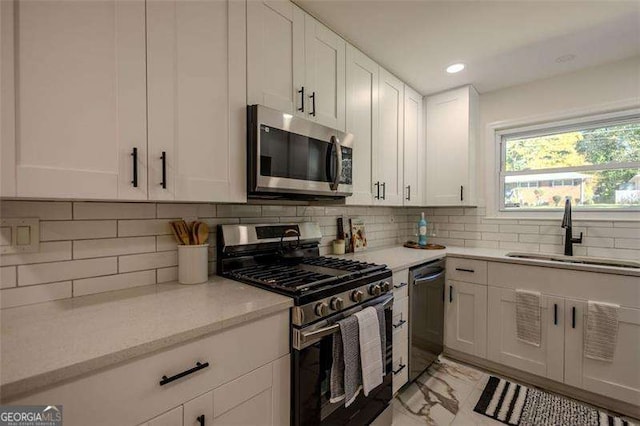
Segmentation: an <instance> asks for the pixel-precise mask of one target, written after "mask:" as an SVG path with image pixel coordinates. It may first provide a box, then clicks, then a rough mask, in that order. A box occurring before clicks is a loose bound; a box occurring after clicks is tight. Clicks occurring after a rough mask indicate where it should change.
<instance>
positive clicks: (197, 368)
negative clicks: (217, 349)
mask: <svg viewBox="0 0 640 426" xmlns="http://www.w3.org/2000/svg"><path fill="white" fill-rule="evenodd" d="M208 366H209V363H208V362H204V363H201V362H200V361H198V362H196V366H195V367H193V368H190V369H188V370H185V371H183V372H182V373H178V374H176V375H175V376H171V377H167V376H162V380H160V386H164V385H166V384H167V383H171V382H173V381H174V380H178V379H181V378H183V377H184V376H188V375H189V374H193V373H195V372H196V371H200V370H202V369H203V368H207V367H208Z"/></svg>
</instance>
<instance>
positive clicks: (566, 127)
mask: <svg viewBox="0 0 640 426" xmlns="http://www.w3.org/2000/svg"><path fill="white" fill-rule="evenodd" d="M638 121H640V108H631V109H626V110H622V111H616V112H610V113H600V114H590V115H585V116H581V117H577V118H570V119H563V120H562V119H556V120H553V119H551V120H548V121H544V122H539V123H536V124H530V125H521V126H518V127H505V128H494V135H495V142H496V148H497V149H496V154H497V158H495V159H496V160H497V163H496V165H497V168H498V171H497V173H496V177H497V182H496V184H497V185H496V186H495V189H496V190H497V192H496V197H497V199H496V201H497V203H496V204H497V205H496V207H497V213H498V215H499V216H500V217H516V218H522V216H523V215H522V214H521V213H524V214H529V216H532V215H533V216H535V217H540V215H543V216H544V215H545V214H548V213H552V214H553V213H556V212H559V211H562V210H563V208H562V207H557V208H556V207H550V208H545V209H539V208H527V207H518V208H513V207H511V208H510V207H506V206H505V197H504V190H505V178H506V176H519V175H520V176H521V175H536V174H548V173H563V172H583V171H600V170H615V169H621V168H636V167H637V168H640V162H622V163H619V162H610V163H605V164H599V165H585V166H575V167H555V168H545V169H537V170H522V171H511V172H506V171H505V164H506V145H507V144H506V143H505V138H506V137H510V138H513V137H535V136H545V135H551V134H554V133H563V132H570V131H575V130H583V129H591V128H598V127H602V126H605V125H617V124H625V123H630V122H638ZM573 209H574V211H576V212H578V213H579V214H586V215H587V216H588V215H593V216H596V214H597V213H606V214H610V213H614V214H616V216H617V217H616V219H617V218H618V215H620V218H623V216H624V214H625V213H627V214H635V213H638V212H640V206H630V207H619V208H598V207H586V206H575V207H574V208H573Z"/></svg>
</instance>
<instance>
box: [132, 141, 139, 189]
mask: <svg viewBox="0 0 640 426" xmlns="http://www.w3.org/2000/svg"><path fill="white" fill-rule="evenodd" d="M131 156H132V157H133V179H132V180H131V183H132V184H133V187H134V188H137V187H138V148H133V151H132V152H131Z"/></svg>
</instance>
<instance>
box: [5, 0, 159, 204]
mask: <svg viewBox="0 0 640 426" xmlns="http://www.w3.org/2000/svg"><path fill="white" fill-rule="evenodd" d="M8 3H11V2H4V1H3V2H2V24H3V25H2V28H3V31H2V32H3V45H2V47H3V50H2V63H3V65H2V67H3V68H2V69H3V70H5V69H6V68H7V67H8V66H9V64H7V63H6V62H5V61H12V62H13V65H14V66H13V69H14V70H15V99H11V97H12V95H13V93H5V90H4V88H5V84H6V83H7V80H6V77H8V76H6V75H3V91H2V97H3V100H2V105H3V107H5V106H6V105H7V104H12V108H13V106H15V116H16V117H17V120H16V121H15V137H13V135H10V136H11V137H8V138H6V139H5V133H4V130H3V138H2V145H3V150H2V151H3V157H4V156H5V155H6V154H8V155H9V156H10V160H8V162H12V163H13V164H14V166H15V195H17V196H18V197H47V198H88V199H91V198H93V199H146V198H147V182H146V170H145V165H146V157H147V153H146V145H147V131H146V128H147V121H146V70H145V65H146V64H145V2H144V1H143V0H132V1H127V2H122V1H117V0H103V1H88V2H82V1H68V2H62V1H24V2H15V3H13V4H12V6H13V7H11V5H7V4H8ZM10 9H14V10H10ZM7 15H9V16H7ZM11 21H13V22H12V24H13V25H15V30H14V34H15V36H16V37H15V43H14V50H13V52H12V54H11V53H9V52H8V51H7V49H6V45H5V44H4V41H5V35H6V33H5V28H6V27H5V24H7V23H11ZM5 96H8V97H9V98H6V97H5ZM5 119H7V116H6V115H5V111H4V108H3V120H2V123H3V129H5V125H7V124H8V123H7V122H6V121H5ZM7 120H8V119H7ZM134 150H135V151H136V152H135V156H133V155H132V154H133V153H134ZM136 158H137V161H135V159H136ZM4 161H5V160H4V159H3V163H4ZM134 161H135V163H134ZM135 175H137V179H135V177H136V176H135ZM11 192H13V191H11V188H4V187H3V195H12V194H11Z"/></svg>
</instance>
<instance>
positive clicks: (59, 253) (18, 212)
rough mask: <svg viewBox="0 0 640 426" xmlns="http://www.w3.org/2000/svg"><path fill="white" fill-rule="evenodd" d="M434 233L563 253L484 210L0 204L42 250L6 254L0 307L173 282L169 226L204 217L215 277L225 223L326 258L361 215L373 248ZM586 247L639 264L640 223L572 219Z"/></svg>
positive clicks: (558, 243)
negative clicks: (300, 226) (275, 230)
mask: <svg viewBox="0 0 640 426" xmlns="http://www.w3.org/2000/svg"><path fill="white" fill-rule="evenodd" d="M421 211H424V212H425V213H426V215H427V220H428V221H430V222H432V223H433V225H434V227H435V232H436V236H435V237H433V238H431V241H432V242H435V243H440V244H444V245H450V246H466V247H481V248H498V249H505V250H517V251H542V252H553V253H562V250H563V247H562V230H561V228H560V219H558V220H549V221H545V220H535V221H534V220H515V219H514V220H508V219H500V220H496V219H489V218H485V217H484V214H485V213H484V209H483V208H424V209H422V208H403V207H352V206H336V205H331V206H293V205H245V204H233V205H232V204H217V205H216V204H185V203H135V202H132V203H121V202H70V201H5V200H2V201H1V202H0V217H3V218H5V217H6V218H8V217H39V218H40V239H41V243H40V251H39V252H38V253H25V254H9V255H2V256H0V306H1V307H2V308H8V307H14V306H20V305H25V304H32V303H39V302H45V301H50V300H57V299H64V298H69V297H77V296H83V295H87V294H93V293H100V292H104V291H111V290H119V289H124V288H130V287H136V286H143V285H149V284H155V283H163V282H171V281H175V280H176V279H177V274H178V271H177V266H176V265H177V245H176V242H175V241H174V239H173V236H172V235H171V230H170V228H169V225H168V222H169V220H172V219H179V218H184V219H187V220H194V219H196V218H197V219H199V220H201V221H204V222H206V223H207V224H208V225H209V226H210V227H211V229H212V231H213V232H212V235H211V238H210V242H211V248H210V250H209V270H210V272H211V273H215V256H216V250H215V227H216V225H218V224H228V223H261V222H263V223H278V222H282V223H286V222H303V221H314V222H317V223H319V224H320V227H321V229H322V233H323V239H322V242H321V252H322V254H326V253H329V250H330V244H331V241H332V240H333V239H335V238H336V233H337V226H336V219H337V218H338V217H339V216H347V217H362V218H363V219H364V220H365V223H366V227H367V238H368V242H369V246H370V247H371V248H375V247H386V246H394V245H397V244H400V243H402V242H404V241H406V240H407V239H409V238H415V237H414V234H415V232H416V229H417V228H416V223H417V221H418V219H419V216H420V212H421ZM574 229H575V231H576V232H577V233H579V232H581V231H582V232H583V233H584V235H585V237H584V243H583V244H582V245H576V246H575V249H574V250H575V254H577V255H590V256H604V257H614V258H621V259H639V258H640V221H639V222H617V221H598V222H595V221H594V222H584V221H582V222H578V221H576V222H575V228H574Z"/></svg>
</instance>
